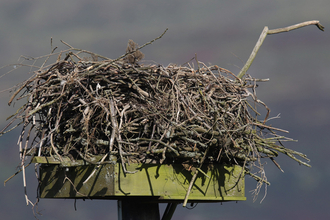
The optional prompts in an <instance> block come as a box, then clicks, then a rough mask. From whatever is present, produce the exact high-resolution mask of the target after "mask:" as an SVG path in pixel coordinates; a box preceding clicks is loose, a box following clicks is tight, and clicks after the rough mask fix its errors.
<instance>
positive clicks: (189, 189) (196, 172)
mask: <svg viewBox="0 0 330 220" xmlns="http://www.w3.org/2000/svg"><path fill="white" fill-rule="evenodd" d="M208 150H209V147H208V148H206V150H205V153H204V156H203V158H202V160H201V163H200V165H199V167H198V168H199V169H196V170H195V173H194V175H193V177H192V178H191V181H190V184H189V187H188V190H187V193H186V196H185V198H184V201H183V204H182V206H183V207H186V205H187V202H188V198H189V194H190V191H191V188H192V186H193V185H194V182H195V179H196V177H197V174H198V172H199V170H200V168H202V166H203V163H204V160H205V158H206V155H207V153H208Z"/></svg>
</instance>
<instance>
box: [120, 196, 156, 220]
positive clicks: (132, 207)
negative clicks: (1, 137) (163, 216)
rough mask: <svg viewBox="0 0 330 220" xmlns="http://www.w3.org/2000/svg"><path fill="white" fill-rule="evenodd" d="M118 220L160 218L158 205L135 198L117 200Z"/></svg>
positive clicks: (151, 219) (154, 219) (152, 219)
mask: <svg viewBox="0 0 330 220" xmlns="http://www.w3.org/2000/svg"><path fill="white" fill-rule="evenodd" d="M118 220H160V215H159V205H158V203H156V202H155V203H148V202H147V201H140V200H135V199H133V200H132V199H125V200H118Z"/></svg>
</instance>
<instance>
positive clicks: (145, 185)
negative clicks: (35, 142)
mask: <svg viewBox="0 0 330 220" xmlns="http://www.w3.org/2000/svg"><path fill="white" fill-rule="evenodd" d="M96 167H97V165H86V166H77V167H62V166H61V165H47V164H43V165H41V166H40V186H39V193H38V196H39V198H72V199H79V198H81V199H86V198H87V199H113V200H122V199H125V198H127V199H134V198H136V199H139V200H140V201H141V200H143V198H146V199H148V201H149V202H158V203H161V202H165V203H167V202H171V201H173V202H178V203H180V202H182V201H183V200H184V198H185V195H186V193H187V190H188V187H189V183H190V181H191V178H192V176H193V172H191V171H190V172H189V171H187V170H186V169H184V167H183V166H182V165H181V164H169V165H168V164H130V165H127V166H126V169H127V170H129V171H132V172H136V173H134V174H125V173H124V172H123V169H122V166H121V164H118V163H116V164H104V165H101V166H99V168H96ZM95 170H96V172H95ZM202 170H203V171H204V174H203V173H201V172H200V173H199V175H198V176H197V178H196V180H195V183H194V186H193V187H192V190H191V192H190V195H189V202H223V201H237V200H246V197H245V185H244V178H242V177H241V175H244V173H242V168H241V167H240V166H225V165H220V164H215V165H212V166H207V165H205V166H204V167H202ZM93 172H94V174H93V175H92V173H93ZM86 180H87V181H86Z"/></svg>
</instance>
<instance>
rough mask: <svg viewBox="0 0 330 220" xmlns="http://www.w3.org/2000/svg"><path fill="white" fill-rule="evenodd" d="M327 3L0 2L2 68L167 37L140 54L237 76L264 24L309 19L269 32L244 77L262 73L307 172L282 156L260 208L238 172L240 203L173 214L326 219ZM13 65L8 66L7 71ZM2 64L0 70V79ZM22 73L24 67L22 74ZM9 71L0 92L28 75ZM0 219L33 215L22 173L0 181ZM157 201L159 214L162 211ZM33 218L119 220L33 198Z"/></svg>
mask: <svg viewBox="0 0 330 220" xmlns="http://www.w3.org/2000/svg"><path fill="white" fill-rule="evenodd" d="M329 9H330V1H329V0H313V1H310V0H309V1H307V0H278V1H260V0H249V1H246V0H236V1H233V0H230V1H229V0H222V1H215V0H214V1H211V0H204V1H194V0H187V1H174V0H167V1H151V0H139V1H128V0H120V1H119V0H118V1H105V0H93V1H90V0H89V1H88V0H82V1H78V0H58V1H42V0H39V1H25V0H1V2H0V30H1V32H0V66H4V65H7V64H11V63H15V62H18V58H19V56H20V55H25V56H32V57H37V56H41V55H45V54H48V53H49V52H50V38H51V37H52V38H53V45H54V46H60V47H61V48H65V47H63V46H62V45H61V43H60V40H64V41H66V42H67V43H69V44H71V45H73V46H75V47H77V48H81V49H86V50H90V51H93V52H95V53H98V54H102V55H104V56H107V57H110V58H117V57H118V56H120V55H122V54H123V53H124V51H125V47H126V44H127V41H128V39H133V40H134V41H135V42H137V43H139V44H140V45H141V44H144V43H146V42H148V41H150V40H152V39H154V38H155V37H157V36H159V35H160V34H161V33H162V32H163V31H164V30H165V29H166V28H167V27H168V28H169V30H168V32H167V33H166V35H165V36H164V37H163V38H162V39H160V40H159V41H156V42H155V43H154V44H153V45H150V46H148V47H146V48H144V49H143V51H142V52H143V53H145V55H146V57H145V59H147V60H153V61H155V62H157V63H161V64H164V65H167V64H169V63H177V64H182V63H185V62H186V61H188V60H190V59H191V58H193V57H194V55H195V53H197V56H198V59H199V60H200V61H203V62H205V63H207V64H208V63H212V64H217V65H218V66H221V67H223V68H226V69H229V70H231V71H232V72H234V73H235V74H237V73H238V72H239V70H240V68H241V67H242V66H243V65H244V62H245V61H246V60H247V58H248V57H249V55H250V52H251V50H252V49H253V47H254V45H255V43H256V41H257V39H258V37H259V35H260V33H261V31H262V29H263V27H264V26H266V25H267V26H269V28H270V29H273V28H279V27H285V26H288V25H292V24H295V23H299V22H302V21H307V20H320V21H321V23H322V24H323V25H324V26H325V27H326V29H325V32H321V31H319V30H318V29H317V28H316V27H315V26H310V27H305V28H303V29H299V30H295V31H292V32H288V33H282V34H279V35H270V36H267V38H266V40H265V42H264V44H263V46H262V47H261V50H260V51H259V53H258V55H257V58H256V59H255V61H254V63H253V64H252V66H251V68H250V69H249V71H248V73H249V74H251V75H252V76H254V77H259V78H270V81H269V82H267V83H260V84H259V88H258V90H257V92H258V98H260V99H261V100H263V101H264V102H266V104H267V105H268V106H269V107H270V108H271V110H272V111H271V116H276V115H277V114H279V113H281V118H280V119H277V120H274V121H273V122H272V124H273V125H274V126H276V127H280V128H283V129H285V130H289V131H290V134H289V136H290V137H292V138H293V139H298V140H299V141H298V142H292V143H288V144H287V147H290V148H293V149H295V150H297V151H301V152H304V153H306V154H307V155H308V156H309V158H310V159H311V162H310V164H311V165H312V168H307V167H303V166H299V165H298V164H297V163H296V162H294V161H292V160H291V159H289V158H287V157H285V156H282V155H281V156H280V157H279V158H278V159H277V161H278V162H279V163H280V164H281V167H282V168H283V169H284V171H285V173H281V172H280V171H279V170H278V169H277V168H275V167H274V165H273V164H272V163H271V162H268V164H267V166H266V172H267V175H268V180H269V181H270V182H271V183H272V184H271V186H269V187H268V188H267V197H266V198H265V200H264V201H263V202H262V203H261V204H260V200H261V198H262V196H263V193H264V192H263V191H262V192H261V196H260V197H259V200H258V201H257V202H254V203H253V201H252V195H251V193H250V192H249V191H250V190H253V189H254V187H255V181H254V180H252V179H251V178H246V181H247V186H246V187H247V190H246V197H247V201H243V202H238V203H235V202H230V203H223V204H222V205H221V204H220V203H216V204H198V205H197V207H196V208H195V209H193V210H188V209H186V208H182V207H181V206H179V207H178V209H177V210H176V212H175V214H174V216H173V220H175V219H180V220H188V219H189V220H201V219H207V220H215V219H226V220H234V219H245V220H252V219H253V220H261V219H262V220H264V219H270V220H275V219H300V220H303V219H330V209H329V208H330V207H329V197H330V193H329V184H330V162H329V156H330V147H329V141H330V138H329V137H330V135H329V130H330V129H329V124H330V114H329V112H330V102H329V101H330V97H329V92H330V85H329V84H330V74H329V67H330V35H329V31H330V16H329ZM10 68H12V67H10ZM10 68H4V69H1V70H0V71H1V72H0V75H2V74H4V73H5V72H6V71H7V70H10ZM26 72H27V71H26ZM26 72H20V71H17V72H16V73H14V72H13V73H10V74H8V75H6V76H4V77H2V78H0V90H4V89H8V88H10V87H11V86H13V85H15V84H17V83H19V82H22V81H23V80H24V79H26V78H27V77H29V75H28V74H27V73H26ZM9 96H10V94H9V93H8V92H2V93H0V111H1V115H0V127H1V128H3V127H4V126H5V124H6V118H7V117H8V116H9V115H11V114H13V113H14V112H15V111H16V109H17V107H18V106H14V107H13V106H10V107H8V105H7V102H8V100H9ZM17 135H18V133H17V131H16V132H15V131H14V132H12V133H9V134H7V135H5V136H3V137H1V138H0V170H1V171H0V182H3V181H4V180H5V179H7V178H8V177H9V176H11V175H12V174H13V173H14V172H16V170H17V166H18V164H19V158H18V147H17V146H16V142H17ZM28 176H29V178H28V194H29V196H30V198H31V199H32V201H34V200H35V196H36V181H35V178H34V173H33V169H30V171H29V172H28ZM0 195H1V197H0V219H10V220H11V219H28V220H30V219H31V220H32V219H34V216H33V213H32V210H31V206H26V204H25V200H24V193H23V186H22V177H21V175H19V176H16V177H15V178H14V179H12V180H11V181H9V182H8V183H7V185H6V186H5V187H4V186H0ZM164 207H165V206H164V205H162V206H161V210H164ZM39 211H41V212H42V214H43V216H40V217H39V219H45V220H53V219H79V220H87V219H117V205H116V202H115V201H82V200H78V201H77V211H75V210H74V201H73V200H49V199H44V200H41V202H40V204H39Z"/></svg>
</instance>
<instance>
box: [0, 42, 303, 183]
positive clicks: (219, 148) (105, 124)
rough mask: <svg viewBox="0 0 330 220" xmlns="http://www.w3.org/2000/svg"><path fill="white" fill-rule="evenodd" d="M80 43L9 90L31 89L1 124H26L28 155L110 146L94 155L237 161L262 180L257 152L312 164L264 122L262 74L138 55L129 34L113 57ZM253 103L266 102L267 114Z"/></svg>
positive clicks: (78, 154)
mask: <svg viewBox="0 0 330 220" xmlns="http://www.w3.org/2000/svg"><path fill="white" fill-rule="evenodd" d="M81 52H84V51H82V50H80V51H79V52H76V53H74V49H72V50H69V53H68V54H67V55H66V57H65V58H63V59H61V56H59V57H58V59H57V61H56V62H55V63H54V64H53V65H51V66H48V67H47V68H46V67H43V68H40V69H39V70H38V71H35V74H34V75H33V76H32V77H31V78H30V79H28V80H26V81H25V82H23V84H21V85H20V87H19V89H18V90H17V91H16V92H15V93H14V94H13V96H12V98H11V99H10V101H9V104H11V102H12V101H13V100H14V99H15V98H17V99H22V98H23V97H27V99H28V101H27V102H26V103H24V105H23V106H22V107H21V108H20V109H19V110H18V111H17V112H16V113H15V114H14V115H12V116H11V117H12V118H13V119H12V121H11V122H10V123H9V124H8V126H6V128H5V129H4V130H3V131H2V133H5V132H7V130H8V129H9V127H10V125H11V124H12V123H13V122H14V121H15V120H19V121H20V122H19V124H23V129H22V132H21V135H20V139H19V143H20V146H21V149H20V153H21V156H22V160H23V161H24V160H25V156H26V155H32V156H52V157H56V158H58V159H59V160H61V158H62V157H65V156H66V157H70V158H71V159H72V160H77V159H83V160H86V161H89V162H91V158H93V157H94V156H96V155H105V156H104V157H103V159H102V161H101V162H99V163H98V164H100V163H106V162H107V161H110V158H112V159H113V158H114V156H115V158H117V159H118V161H120V162H121V163H123V164H124V163H129V162H139V163H185V164H190V165H192V166H195V167H199V166H200V165H201V164H202V163H206V162H207V163H226V164H238V165H241V166H244V167H245V170H246V173H248V174H251V175H252V176H253V177H254V178H256V179H257V180H259V181H264V182H267V180H266V178H265V177H264V176H258V175H255V174H253V173H252V172H250V171H251V167H252V166H253V165H255V166H256V167H258V168H260V169H263V168H262V166H260V158H271V159H272V160H273V162H274V163H275V165H276V166H278V167H279V165H278V164H277V163H276V161H275V160H274V157H276V156H278V153H284V154H286V155H287V156H289V157H291V158H292V159H294V160H296V161H298V162H299V163H301V164H304V165H306V166H309V165H308V164H307V163H305V162H303V161H301V160H300V159H297V158H296V157H295V156H294V155H298V156H300V157H302V158H304V159H306V160H308V159H307V157H306V156H305V155H304V154H301V153H299V152H296V151H293V150H290V149H287V148H285V147H283V146H282V144H281V141H286V140H290V139H288V138H286V137H284V136H279V135H277V134H276V133H275V132H276V131H283V130H281V129H276V128H273V127H271V126H269V125H266V124H265V122H266V121H267V118H268V114H269V109H268V107H267V106H266V105H265V104H264V103H263V102H262V101H260V100H258V99H257V97H256V95H255V88H256V87H257V85H256V82H257V81H258V80H257V79H253V78H252V77H250V76H249V75H246V76H245V77H244V78H243V79H239V78H237V77H236V76H235V75H234V74H232V73H231V72H230V71H228V70H226V69H223V68H220V67H218V66H216V65H213V66H206V65H205V64H204V63H202V62H198V61H197V58H196V60H195V61H196V63H197V64H196V66H197V67H196V68H194V67H193V64H187V65H185V66H178V65H169V66H166V67H164V66H162V65H149V64H145V65H142V64H141V65H140V64H138V63H137V62H138V61H139V60H140V59H142V58H143V54H142V53H141V52H140V51H139V50H137V45H136V44H135V43H134V42H133V41H130V42H129V45H128V48H127V51H126V52H127V53H126V54H125V56H122V57H121V58H118V59H116V60H110V59H104V57H103V59H102V60H101V61H97V59H100V56H98V55H97V54H93V53H91V52H88V54H89V55H90V54H92V58H91V59H89V60H88V59H85V58H82V57H80V56H82V55H81ZM85 52H86V51H85ZM60 55H61V53H60ZM256 105H258V106H261V107H263V108H264V109H266V112H267V114H266V118H263V119H262V120H261V121H260V120H259V119H258V117H257V115H259V113H258V111H257V109H256V107H255V106H256ZM14 127H15V126H14ZM284 132H285V131H284ZM33 134H34V135H33ZM32 137H33V138H32ZM23 164H24V162H23ZM123 168H124V167H123ZM279 168H280V167H279Z"/></svg>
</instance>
